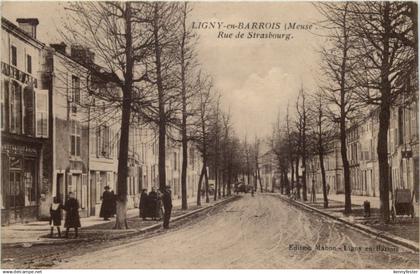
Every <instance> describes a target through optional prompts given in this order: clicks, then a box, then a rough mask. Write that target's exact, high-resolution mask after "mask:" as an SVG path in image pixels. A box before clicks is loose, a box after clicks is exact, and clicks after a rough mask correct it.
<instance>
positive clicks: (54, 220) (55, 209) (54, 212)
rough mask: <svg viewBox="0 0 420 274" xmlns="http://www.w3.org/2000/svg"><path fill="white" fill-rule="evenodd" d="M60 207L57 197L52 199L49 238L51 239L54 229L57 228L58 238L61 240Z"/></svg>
mask: <svg viewBox="0 0 420 274" xmlns="http://www.w3.org/2000/svg"><path fill="white" fill-rule="evenodd" d="M62 208H63V207H62V205H61V203H60V200H59V199H58V197H54V199H53V203H52V204H51V206H50V226H51V234H50V237H51V238H52V237H53V232H54V227H56V228H57V231H58V237H59V238H61V231H60V226H61V209H62Z"/></svg>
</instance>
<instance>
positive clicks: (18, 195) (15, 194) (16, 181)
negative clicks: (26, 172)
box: [8, 171, 25, 208]
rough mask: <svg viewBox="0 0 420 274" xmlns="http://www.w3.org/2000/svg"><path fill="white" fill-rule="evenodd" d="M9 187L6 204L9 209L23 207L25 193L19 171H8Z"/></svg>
mask: <svg viewBox="0 0 420 274" xmlns="http://www.w3.org/2000/svg"><path fill="white" fill-rule="evenodd" d="M9 179H10V187H9V195H8V202H9V207H10V208H16V207H22V206H25V192H24V186H23V181H22V172H21V171H10V174H9Z"/></svg>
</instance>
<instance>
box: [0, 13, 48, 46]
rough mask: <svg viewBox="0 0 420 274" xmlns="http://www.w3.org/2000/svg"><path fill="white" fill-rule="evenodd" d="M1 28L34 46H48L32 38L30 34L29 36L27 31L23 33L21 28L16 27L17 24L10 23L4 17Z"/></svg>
mask: <svg viewBox="0 0 420 274" xmlns="http://www.w3.org/2000/svg"><path fill="white" fill-rule="evenodd" d="M1 27H2V28H3V29H5V30H8V31H11V32H14V33H15V34H16V36H18V37H19V38H21V39H25V40H27V41H29V42H32V43H33V44H35V45H34V46H38V47H45V46H46V44H44V43H42V42H41V41H39V40H38V39H35V38H32V37H31V36H30V35H29V34H27V33H26V32H25V31H23V30H22V29H21V28H19V27H18V26H16V25H15V24H13V23H12V22H10V21H9V20H7V19H6V18H4V17H3V16H2V17H1Z"/></svg>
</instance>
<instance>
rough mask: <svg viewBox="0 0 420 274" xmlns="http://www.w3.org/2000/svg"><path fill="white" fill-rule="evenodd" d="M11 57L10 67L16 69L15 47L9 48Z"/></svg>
mask: <svg viewBox="0 0 420 274" xmlns="http://www.w3.org/2000/svg"><path fill="white" fill-rule="evenodd" d="M11 51H12V52H11V55H12V60H11V61H12V65H13V66H15V67H17V49H16V47H15V46H12V48H11Z"/></svg>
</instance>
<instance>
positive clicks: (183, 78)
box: [178, 2, 197, 209]
mask: <svg viewBox="0 0 420 274" xmlns="http://www.w3.org/2000/svg"><path fill="white" fill-rule="evenodd" d="M191 10H192V9H191V7H190V5H189V4H188V3H187V2H184V3H182V5H181V7H180V21H181V28H180V37H179V41H178V51H179V53H178V63H179V66H180V79H179V80H180V82H181V101H182V110H181V143H182V167H181V197H182V209H187V208H188V202H187V165H188V142H189V139H190V137H189V135H188V132H187V131H188V123H187V119H188V118H189V117H190V116H191V115H192V113H191V111H190V108H189V104H190V100H189V99H190V98H191V97H192V96H193V92H192V91H193V89H194V88H193V87H192V79H193V78H194V77H195V76H196V75H194V72H193V70H194V68H195V67H196V65H197V64H196V61H195V51H194V46H195V41H196V40H195V34H194V33H193V32H192V30H191V28H190V27H188V26H187V19H188V16H189V14H190V13H191Z"/></svg>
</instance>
